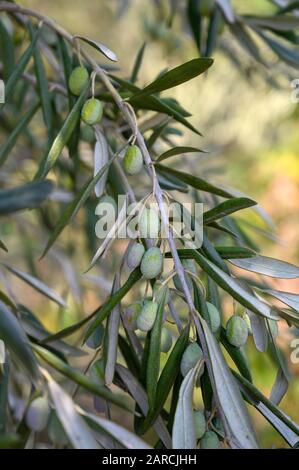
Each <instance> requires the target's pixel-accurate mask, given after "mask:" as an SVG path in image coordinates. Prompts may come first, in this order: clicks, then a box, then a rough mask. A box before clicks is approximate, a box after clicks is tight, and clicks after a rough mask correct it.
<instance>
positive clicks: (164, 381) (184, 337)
mask: <svg viewBox="0 0 299 470" xmlns="http://www.w3.org/2000/svg"><path fill="white" fill-rule="evenodd" d="M189 329H190V326H189V324H188V325H187V326H186V327H185V328H184V330H183V331H182V333H181V334H180V336H179V338H178V339H177V342H176V343H175V345H174V347H173V349H172V351H171V353H170V355H169V357H168V359H167V362H166V364H165V366H164V368H163V370H162V372H161V375H160V378H159V381H158V384H157V393H156V403H155V406H154V408H152V409H151V410H150V411H149V413H148V415H147V416H146V418H145V420H144V423H143V426H142V434H144V433H145V432H146V431H147V430H148V429H149V428H150V426H151V425H152V423H153V422H154V421H155V420H156V418H157V416H159V414H160V412H161V410H162V409H163V406H164V404H165V402H166V399H167V397H168V395H169V393H170V390H171V387H172V386H173V384H174V382H175V379H176V377H177V376H178V374H179V367H178V364H180V361H181V357H182V355H183V352H184V351H185V349H186V346H187V344H188V338H189Z"/></svg>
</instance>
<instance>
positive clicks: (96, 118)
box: [81, 98, 103, 126]
mask: <svg viewBox="0 0 299 470" xmlns="http://www.w3.org/2000/svg"><path fill="white" fill-rule="evenodd" d="M102 116H103V104H102V102H101V101H100V100H97V99H96V98H90V99H89V100H87V101H85V103H84V105H83V108H82V111H81V117H82V120H83V121H84V122H85V124H89V125H90V126H93V125H94V124H97V123H98V122H100V120H101V119H102Z"/></svg>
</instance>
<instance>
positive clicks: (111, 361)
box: [105, 274, 120, 386]
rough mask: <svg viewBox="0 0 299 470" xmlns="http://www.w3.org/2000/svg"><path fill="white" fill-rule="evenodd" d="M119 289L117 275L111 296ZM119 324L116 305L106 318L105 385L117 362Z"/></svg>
mask: <svg viewBox="0 0 299 470" xmlns="http://www.w3.org/2000/svg"><path fill="white" fill-rule="evenodd" d="M119 289H120V283H119V275H118V274H117V275H116V277H115V280H114V284H113V289H112V295H113V294H115V293H116V292H117V291H119ZM119 323H120V304H119V303H118V304H116V305H115V307H114V308H113V309H112V311H111V314H110V315H109V318H108V328H107V343H108V344H107V353H106V356H107V359H106V366H105V383H106V385H107V386H109V385H111V384H112V382H113V378H114V371H115V364H116V360H117V346H118V330H119Z"/></svg>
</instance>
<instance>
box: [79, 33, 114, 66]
mask: <svg viewBox="0 0 299 470" xmlns="http://www.w3.org/2000/svg"><path fill="white" fill-rule="evenodd" d="M74 39H81V41H84V42H86V43H87V44H89V45H90V46H91V47H93V48H94V49H96V50H97V51H99V52H101V53H102V54H104V56H105V57H107V59H110V60H112V61H113V62H117V60H118V59H117V56H116V54H115V53H114V52H113V51H112V50H111V49H109V47H107V46H105V44H102V43H101V42H99V41H94V40H93V39H90V38H87V37H85V36H74Z"/></svg>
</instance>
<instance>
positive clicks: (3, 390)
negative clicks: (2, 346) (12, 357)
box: [0, 354, 10, 436]
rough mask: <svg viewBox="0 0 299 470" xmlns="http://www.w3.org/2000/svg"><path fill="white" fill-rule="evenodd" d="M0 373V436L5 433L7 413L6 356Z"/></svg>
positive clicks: (7, 373)
mask: <svg viewBox="0 0 299 470" xmlns="http://www.w3.org/2000/svg"><path fill="white" fill-rule="evenodd" d="M1 366H2V370H1V371H0V436H1V435H3V434H4V433H5V431H6V419H7V413H8V380H9V368H10V364H9V359H8V356H7V354H6V358H5V363H4V364H3V365H1Z"/></svg>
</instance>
